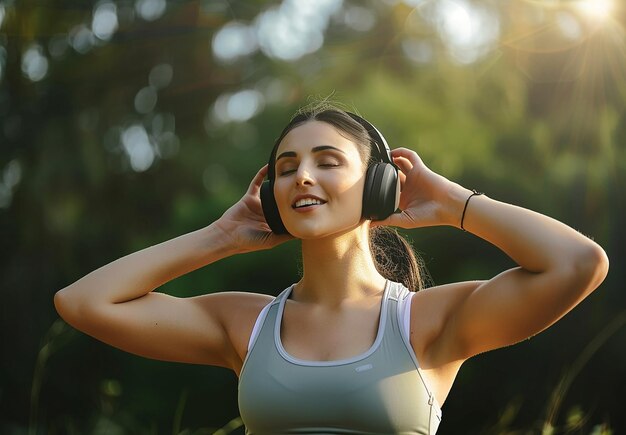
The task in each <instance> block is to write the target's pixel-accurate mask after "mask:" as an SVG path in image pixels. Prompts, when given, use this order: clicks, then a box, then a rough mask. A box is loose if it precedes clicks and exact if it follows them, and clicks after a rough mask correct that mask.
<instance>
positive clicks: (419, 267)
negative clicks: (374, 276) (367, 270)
mask: <svg viewBox="0 0 626 435" xmlns="http://www.w3.org/2000/svg"><path fill="white" fill-rule="evenodd" d="M370 250H371V251H372V257H373V258H374V264H375V265H376V270H378V273H380V274H381V275H382V276H384V277H385V278H387V279H389V280H391V281H395V282H399V283H401V284H403V285H404V286H405V287H406V288H408V289H409V290H410V291H413V292H416V291H419V290H421V289H423V288H424V286H425V282H424V281H425V280H427V279H428V276H427V273H426V269H425V268H424V262H423V261H422V259H421V258H420V257H419V256H417V255H416V254H415V252H414V251H413V247H412V246H411V244H410V243H409V242H408V241H407V240H406V239H405V238H404V237H403V236H402V235H401V234H399V233H398V231H397V230H395V229H393V228H389V227H384V226H380V227H372V228H370ZM423 275H424V276H423Z"/></svg>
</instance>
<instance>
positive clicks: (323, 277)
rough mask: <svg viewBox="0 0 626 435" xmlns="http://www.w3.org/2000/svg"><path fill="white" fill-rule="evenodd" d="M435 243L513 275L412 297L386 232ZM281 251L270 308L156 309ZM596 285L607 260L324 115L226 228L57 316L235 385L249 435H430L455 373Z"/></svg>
mask: <svg viewBox="0 0 626 435" xmlns="http://www.w3.org/2000/svg"><path fill="white" fill-rule="evenodd" d="M266 175H268V178H269V181H266V182H265V184H264V183H263V179H264V178H265V176H266ZM394 211H395V213H394ZM266 217H267V219H266ZM268 222H269V226H268ZM433 225H448V226H453V227H458V228H463V229H464V230H465V231H469V232H471V233H473V234H475V235H476V236H478V237H481V238H483V239H484V240H486V241H488V242H490V243H492V244H494V245H495V246H497V247H498V248H500V249H501V250H502V251H504V252H505V253H506V254H507V255H509V256H510V257H511V258H512V259H513V260H514V261H515V262H516V263H517V264H518V265H519V266H518V267H515V268H513V269H510V270H507V271H504V272H502V273H501V274H499V275H497V276H496V277H493V278H491V279H489V280H485V281H471V282H458V283H453V284H446V285H442V286H437V287H431V288H428V289H423V290H421V287H422V285H421V279H420V277H419V267H418V265H417V263H416V261H415V257H414V256H413V253H412V251H411V249H410V247H409V245H408V244H407V243H406V242H405V241H404V240H403V239H402V238H401V237H400V236H398V235H397V233H395V232H394V231H391V230H388V229H386V228H385V226H396V227H401V228H419V227H425V226H433ZM292 238H297V239H301V243H302V259H303V274H302V278H301V279H300V281H298V282H297V283H295V284H293V285H291V286H289V287H288V288H286V289H285V290H283V291H282V292H281V293H280V294H279V295H278V296H277V297H276V298H274V297H272V296H268V295H263V294H254V293H247V292H218V293H211V294H208V295H202V296H197V297H191V298H176V297H172V296H169V295H167V294H163V293H155V292H153V290H154V289H156V288H157V287H159V286H161V285H162V284H164V283H166V282H168V281H170V280H172V279H174V278H176V277H178V276H180V275H183V274H185V273H188V272H190V271H192V270H195V269H197V268H199V267H202V266H205V265H207V264H210V263H213V262H215V261H218V260H219V259H221V258H224V257H227V256H230V255H235V254H241V253H244V252H251V251H255V250H261V249H269V248H272V247H274V246H276V245H278V244H280V243H283V242H285V241H287V240H289V239H292ZM607 270H608V260H607V257H606V255H605V253H604V251H603V250H602V248H601V247H600V246H598V245H597V244H596V243H594V242H593V241H591V240H590V239H588V238H586V237H584V236H583V235H581V234H579V233H578V232H576V231H575V230H573V229H571V228H570V227H568V226H567V225H565V224H563V223H561V222H558V221H556V220H554V219H551V218H549V217H546V216H543V215H541V214H539V213H535V212H532V211H530V210H526V209H523V208H520V207H516V206H513V205H510V204H505V203H502V202H499V201H496V200H494V199H491V198H489V197H487V196H486V195H483V194H478V192H476V191H470V190H468V189H466V188H464V187H462V186H460V185H458V184H456V183H454V182H452V181H450V180H448V179H446V178H445V177H443V176H441V175H439V174H436V173H434V172H433V171H431V170H430V169H429V168H428V167H426V166H425V165H424V163H423V162H422V161H421V160H420V158H419V156H418V155H417V154H416V153H415V152H413V151H411V150H409V149H406V148H397V149H394V150H393V151H389V149H388V148H387V146H386V143H385V141H384V138H383V137H382V135H380V133H379V132H378V131H377V130H376V129H375V128H374V127H373V126H372V125H371V124H369V123H368V122H367V121H365V120H364V119H362V118H360V117H359V116H357V115H354V114H351V113H348V112H344V111H343V110H340V109H338V108H335V107H332V106H320V107H318V108H314V109H309V110H307V111H304V112H302V113H299V114H298V115H297V116H296V117H295V118H294V119H293V120H292V121H291V122H290V123H289V125H288V126H287V127H286V128H285V129H284V131H283V132H282V134H281V135H280V137H279V139H278V140H277V142H276V144H275V147H274V149H273V151H272V154H271V157H270V163H269V165H266V166H264V167H263V168H261V170H260V171H259V172H258V173H257V174H256V176H255V177H254V179H253V180H252V182H251V184H250V186H249V188H248V191H247V192H246V194H245V195H244V196H243V197H242V198H241V200H240V201H239V202H237V203H236V204H234V205H233V206H232V207H231V208H230V209H228V210H227V211H226V212H225V213H224V214H223V216H222V217H221V218H220V219H218V220H217V221H215V222H213V223H211V224H210V225H208V226H207V227H205V228H202V229H199V230H197V231H194V232H191V233H188V234H185V235H183V236H180V237H177V238H175V239H172V240H169V241H166V242H163V243H161V244H158V245H155V246H152V247H149V248H146V249H144V250H141V251H138V252H135V253H133V254H130V255H128V256H125V257H123V258H120V259H118V260H116V261H114V262H112V263H110V264H108V265H106V266H103V267H101V268H100V269H97V270H96V271H94V272H92V273H90V274H88V275H86V276H85V277H83V278H81V279H80V280H78V281H76V282H75V283H73V284H71V285H69V286H68V287H66V288H64V289H62V290H60V291H59V292H58V293H57V294H56V295H55V300H54V301H55V305H56V308H57V310H58V312H59V314H60V315H61V316H62V317H63V319H65V320H66V321H67V322H68V323H70V324H71V325H73V326H74V327H76V328H77V329H80V330H81V331H84V332H85V333H87V334H89V335H91V336H93V337H95V338H97V339H99V340H101V341H103V342H106V343H108V344H110V345H112V346H115V347H118V348H120V349H123V350H125V351H128V352H132V353H135V354H137V355H142V356H145V357H148V358H155V359H161V360H168V361H179V362H187V363H194V364H209V365H217V366H222V367H227V368H230V369H232V370H233V371H234V372H235V373H236V374H237V376H239V406H240V411H241V416H242V419H243V421H244V423H245V425H246V433H248V434H283V433H285V434H286V433H324V434H329V433H342V434H349V433H350V434H352V433H354V434H356V433H359V434H366V433H372V434H373V433H375V434H383V433H384V434H390V433H406V434H409V433H411V434H434V433H435V432H436V430H437V427H438V425H439V421H440V418H441V410H440V404H443V403H444V401H445V399H446V396H447V395H448V392H449V391H450V388H451V387H452V384H453V382H454V379H455V377H456V375H457V373H458V371H459V368H460V367H461V365H462V364H463V362H464V361H465V360H467V359H468V358H470V357H472V356H474V355H476V354H479V353H481V352H485V351H488V350H491V349H496V348H499V347H502V346H507V345H510V344H513V343H516V342H518V341H520V340H523V339H525V338H527V337H529V336H532V335H534V334H537V333H538V332H540V331H542V330H543V329H545V328H547V327H548V326H550V325H552V324H553V323H554V322H556V321H557V320H558V319H559V318H561V317H562V316H563V315H564V314H566V313H567V312H568V311H570V310H571V309H572V308H573V307H574V306H575V305H576V304H578V303H579V302H580V301H581V300H582V299H584V298H585V297H586V296H587V295H589V293H591V292H592V291H593V290H594V289H595V288H596V287H598V285H599V284H600V283H601V282H602V280H603V279H604V277H605V276H606V273H607ZM417 290H421V291H419V292H417Z"/></svg>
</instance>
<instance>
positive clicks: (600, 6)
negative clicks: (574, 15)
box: [574, 0, 614, 19]
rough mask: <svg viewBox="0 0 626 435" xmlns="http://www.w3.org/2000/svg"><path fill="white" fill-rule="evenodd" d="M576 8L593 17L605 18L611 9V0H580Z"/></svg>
mask: <svg viewBox="0 0 626 435" xmlns="http://www.w3.org/2000/svg"><path fill="white" fill-rule="evenodd" d="M574 6H575V7H576V9H578V10H579V11H580V12H583V13H585V14H587V16H589V17H591V18H594V19H606V18H608V17H609V15H610V14H611V12H612V11H613V6H614V5H613V0H580V1H578V2H576V3H575V4H574Z"/></svg>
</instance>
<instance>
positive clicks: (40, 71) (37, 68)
mask: <svg viewBox="0 0 626 435" xmlns="http://www.w3.org/2000/svg"><path fill="white" fill-rule="evenodd" d="M22 72H23V73H24V75H25V76H26V77H28V79H29V80H31V81H33V82H38V81H40V80H41V79H43V78H44V77H45V76H46V74H47V73H48V58H47V57H46V56H44V54H43V50H42V48H41V46H40V45H38V44H35V45H32V46H31V47H30V48H28V50H26V52H24V55H23V56H22Z"/></svg>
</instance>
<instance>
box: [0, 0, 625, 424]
mask: <svg viewBox="0 0 626 435" xmlns="http://www.w3.org/2000/svg"><path fill="white" fill-rule="evenodd" d="M335 3H336V4H335V6H337V5H339V6H340V7H339V8H338V9H336V10H334V12H333V11H332V10H331V9H328V11H329V12H328V14H327V15H324V13H326V12H324V11H325V10H326V9H325V8H331V6H332V4H333V2H332V1H329V2H321V1H320V2H316V3H315V4H316V6H317V7H316V8H315V10H313V12H309V13H312V14H313V15H309V16H307V17H308V18H307V20H305V21H303V22H299V23H300V24H299V26H300V27H298V28H295V27H294V28H293V29H291V33H290V34H289V35H290V38H291V39H289V40H283V41H282V42H280V44H279V45H278V47H279V48H274V49H270V48H268V47H270V45H271V44H270V43H269V42H268V41H270V42H271V40H272V38H273V37H275V36H276V35H277V34H278V30H276V31H275V33H272V32H270V33H268V34H264V35H262V34H261V33H257V37H258V38H257V39H258V40H257V41H250V40H248V41H247V42H246V43H244V45H245V44H248V45H249V46H250V47H252V49H250V50H248V51H247V52H245V54H240V55H238V56H235V57H233V58H220V57H219V56H218V54H217V52H216V49H215V48H214V46H215V44H217V42H215V41H217V39H216V38H217V35H218V34H219V32H220V31H221V30H223V28H224V26H225V25H227V24H229V23H230V24H233V22H235V24H237V23H238V24H239V25H244V26H245V25H252V24H254V23H256V25H257V27H254V26H252V27H250V28H249V29H257V30H255V31H258V32H260V30H258V29H260V28H261V27H260V26H261V24H260V23H261V22H262V15H263V13H264V12H267V11H268V10H270V9H272V8H277V7H278V6H279V5H280V4H281V2H279V1H260V0H258V1H254V2H252V1H245V2H244V1H239V2H238V1H227V0H211V1H209V0H203V1H198V2H183V1H179V0H169V1H165V0H162V1H161V0H137V1H134V2H133V1H130V0H107V1H98V2H95V1H93V2H70V1H66V0H51V1H47V2H45V3H44V2H35V1H19V2H18V1H13V0H0V229H1V233H2V237H1V238H0V240H1V241H2V244H3V246H4V247H5V250H4V252H5V255H4V256H3V258H2V261H1V263H0V267H1V269H0V288H1V289H2V292H3V293H2V295H3V304H2V306H3V308H2V316H1V317H0V323H1V324H0V327H1V328H0V329H1V330H3V331H7V333H5V334H3V336H2V345H3V349H4V352H3V355H4V357H3V359H2V363H1V370H0V431H1V432H8V433H11V431H13V432H20V433H21V432H24V431H25V430H26V428H29V429H28V430H29V432H30V433H31V434H35V433H70V434H73V433H75V434H78V433H169V432H170V431H171V432H172V433H175V434H185V435H187V434H200V433H220V434H224V433H236V431H237V430H241V427H240V426H241V420H240V419H238V412H237V407H236V405H237V403H236V379H235V378H234V375H233V374H232V373H230V372H226V371H224V370H223V369H221V368H213V367H209V368H206V367H186V366H181V365H176V364H168V363H162V362H155V361H147V360H143V359H141V358H139V357H135V356H130V355H126V354H122V353H120V352H119V351H117V350H114V349H111V348H109V347H107V346H106V345H104V344H102V343H98V342H95V341H94V340H93V339H91V338H90V337H88V336H85V335H82V334H78V333H77V332H76V331H73V330H72V329H71V328H69V327H68V326H67V325H65V324H64V323H63V322H61V321H60V320H58V316H57V314H56V312H55V311H54V307H53V304H52V300H53V295H54V293H55V292H56V291H57V290H59V289H61V288H63V287H64V286H66V285H68V284H70V283H72V282H74V281H76V280H77V279H79V278H80V277H81V276H84V275H85V274H87V273H88V272H90V271H92V270H94V269H96V268H97V267H99V266H101V265H103V264H106V263H107V262H110V261H112V260H114V259H116V258H119V257H121V256H123V255H126V254H128V253H130V252H134V251H136V250H139V249H142V248H145V247H147V246H150V245H154V244H157V243H160V242H162V241H164V240H167V239H170V238H172V237H175V236H177V235H180V234H183V233H186V232H190V231H193V230H196V229H198V228H201V227H203V226H205V225H207V224H209V223H210V222H213V221H214V220H216V219H217V218H219V217H220V216H221V214H222V213H223V212H224V211H225V210H227V209H228V207H230V206H231V205H232V204H233V203H234V202H235V201H237V200H238V199H239V197H241V195H242V194H243V193H244V192H245V190H246V188H247V186H248V184H249V182H250V180H251V178H252V176H253V175H254V174H255V173H256V172H257V170H258V169H259V168H260V167H261V166H262V165H263V164H265V163H266V161H267V158H268V153H269V150H270V149H271V147H272V145H273V142H274V140H275V138H276V137H277V136H278V134H279V132H280V131H281V129H282V127H283V126H284V124H285V123H286V122H287V120H288V119H289V118H290V116H291V115H292V114H293V112H294V111H295V110H296V109H297V108H298V107H299V106H301V105H303V104H304V103H306V99H307V96H310V95H321V96H327V95H330V94H333V95H334V98H336V99H337V100H339V101H341V102H343V103H346V104H348V105H349V106H352V105H353V106H354V108H355V110H357V111H359V112H360V113H361V114H362V115H363V116H365V117H367V118H368V119H370V120H371V121H372V122H373V123H375V124H376V125H377V126H378V127H379V128H380V129H381V130H382V131H383V132H384V134H385V136H386V137H387V139H388V141H389V143H390V145H391V146H392V147H397V146H403V147H408V148H412V149H415V150H416V151H418V153H419V154H420V155H421V157H422V159H423V160H424V161H425V163H426V164H427V165H429V166H430V167H431V168H433V169H434V170H435V171H438V172H440V173H442V174H443V175H445V176H446V177H448V178H450V179H453V180H455V181H457V182H459V183H461V184H463V185H466V186H468V187H471V188H477V189H479V190H481V191H484V192H486V193H487V194H489V195H490V196H492V197H494V198H497V199H500V200H503V201H507V202H512V203H516V204H520V205H522V206H525V207H529V208H532V209H535V210H538V211H540V212H542V213H544V214H547V215H550V216H553V217H555V218H557V219H560V220H562V221H564V222H565V223H567V224H569V225H571V226H572V227H574V228H576V229H578V230H580V231H581V232H583V233H585V234H587V235H589V236H590V237H592V238H594V239H595V240H597V241H598V242H599V243H600V244H601V245H602V246H603V247H605V249H606V250H607V252H608V254H609V258H610V259H611V261H612V263H613V265H618V266H619V264H620V262H622V261H623V258H624V256H625V255H626V252H625V251H624V246H626V231H625V230H624V225H623V216H624V201H625V199H626V198H625V197H624V192H623V186H624V185H626V179H625V175H626V155H625V154H626V149H625V148H626V147H625V146H624V144H625V143H626V110H625V102H626V80H624V78H626V77H625V71H626V61H625V58H624V56H623V53H624V38H623V36H624V23H625V22H626V19H625V17H624V12H625V10H624V8H623V7H622V8H619V7H615V8H614V11H613V12H612V14H611V16H610V18H609V19H606V20H605V21H602V22H598V21H593V19H592V18H591V17H588V16H584V15H581V14H580V13H579V12H577V11H576V10H575V9H574V8H573V6H568V5H566V4H564V3H568V2H561V3H563V4H559V5H555V4H554V2H525V1H517V2H515V1H513V2H495V1H488V0H485V1H474V2H465V1H459V2H439V3H440V4H443V3H450V4H452V3H454V4H457V7H461V6H463V7H469V6H468V5H471V6H472V7H474V8H475V9H467V10H465V12H467V11H470V12H471V13H476V11H479V12H480V11H482V12H480V13H481V14H483V15H480V14H479V15H476V16H474V17H479V18H480V17H482V18H480V19H481V20H487V21H480V22H481V23H483V24H482V25H480V26H478V27H476V28H474V27H471V26H470V27H471V28H474V29H475V34H474V37H476V35H478V36H479V37H485V38H487V37H488V36H489V35H492V37H491V39H484V40H481V41H482V42H480V41H479V42H480V44H478V43H477V42H476V41H478V40H472V39H471V38H469V37H468V36H467V35H468V34H467V33H463V31H464V29H468V28H470V27H467V26H468V25H469V24H468V23H467V22H465V23H464V22H463V21H461V23H460V24H459V23H457V25H456V26H451V25H450V23H452V24H454V21H450V22H449V21H446V20H447V19H449V18H450V17H451V16H452V15H449V16H447V15H445V14H444V15H437V14H442V13H444V12H446V11H445V9H437V2H433V1H423V2H415V1H412V2H411V1H406V2H401V1H397V2H396V1H386V2H377V1H373V0H371V1H367V2H355V1H350V0H345V1H344V2H335ZM544 3H545V4H544ZM548 3H550V4H551V5H548ZM557 3H558V2H557ZM303 5H304V3H303V4H302V5H300V8H296V9H294V10H296V11H300V12H302V13H304V12H306V10H307V8H305V7H304V6H303ZM325 5H326V6H325ZM328 5H330V6H328ZM416 5H417V6H416ZM459 5H460V6H459ZM616 5H617V2H616ZM107 8H108V9H107ZM111 10H114V11H115V12H114V15H115V17H116V18H115V20H116V21H115V23H114V22H113V21H111V20H112V15H111V13H110V12H111ZM275 10H278V9H275ZM442 11H443V12H442ZM472 11H473V12H472ZM485 11H486V12H485ZM452 12H454V11H452ZM452 12H451V11H448V13H452ZM457 12H458V11H457ZM107 14H108V15H107ZM485 14H486V15H485ZM455 16H456V17H457V18H456V19H459V15H455ZM472 16H473V15H471V14H470V15H463V14H461V15H460V19H461V20H462V19H464V18H463V17H465V19H467V17H472ZM446 17H447V18H446ZM489 17H491V18H489ZM493 17H495V18H493ZM477 19H478V18H477ZM494 19H495V21H493V20H494ZM489 20H491V21H489ZM303 23H304V24H303ZM307 23H321V24H320V26H321V27H320V28H318V29H313V30H312V31H311V32H312V33H308V34H304V36H302V35H303V34H301V33H298V32H300V31H302V29H303V28H305V27H306V26H305V24H307ZM114 24H115V25H114ZM470 24H471V23H470ZM307 25H308V24H307ZM107 26H108V27H107ZM275 27H276V26H274V28H275ZM455 29H456V32H457V33H455V32H454V31H455ZM476 29H478V30H476ZM494 31H495V33H494ZM316 32H317V33H316ZM459 32H460V33H459ZM272 35H273V36H272ZM463 35H465V36H463ZM494 35H495V36H494ZM239 36H241V34H239ZM318 36H320V37H323V44H322V45H320V46H319V47H318V48H316V49H309V52H308V53H304V52H302V53H300V55H296V56H295V57H292V58H290V59H286V58H285V56H287V54H286V52H284V51H282V52H281V51H280V47H282V49H283V50H284V49H285V47H289V46H290V45H289V43H290V42H293V40H296V41H297V40H298V38H300V39H302V41H304V42H307V41H309V39H311V40H314V39H315V38H317V37H318ZM463 37H465V39H463ZM263 38H265V39H263ZM307 38H308V39H307ZM459 38H461V39H459ZM468 38H469V39H468ZM263 41H265V42H263ZM302 41H301V42H302ZM472 41H473V42H472ZM309 42H310V41H309ZM230 43H231V44H235V46H236V43H235V42H233V40H231V42H230ZM257 43H258V44H259V45H258V46H257V48H256V49H254V47H255V44H257ZM224 44H226V43H224ZM268 44H270V45H268ZM455 44H456V45H455ZM224 47H228V44H226V45H224V46H222V48H224ZM250 47H248V48H250ZM259 47H260V49H259ZM296 48H297V47H296ZM231 50H233V49H232V47H231ZM272 50H273V51H272ZM244 51H245V50H244ZM281 56H283V57H281ZM242 90H247V91H252V93H249V94H238V93H239V92H240V91H242ZM235 95H236V96H238V98H239V103H237V101H238V100H237V98H234V96H235ZM233 98H234V99H233ZM229 105H230V106H229ZM229 107H230V108H229ZM408 233H409V235H410V238H411V239H412V240H413V241H414V245H415V247H416V249H417V250H418V251H419V252H421V253H422V256H423V257H424V260H425V263H426V265H427V267H428V268H429V270H430V274H431V275H432V277H433V280H434V281H435V283H444V282H450V281H455V280H463V279H483V278H489V277H491V276H493V275H495V274H497V273H499V272H500V271H501V270H502V269H503V268H505V267H509V266H510V264H509V263H510V262H509V259H507V258H503V255H502V253H501V252H499V251H497V250H496V249H494V248H492V247H490V246H485V244H484V243H483V242H481V241H479V240H474V239H473V238H471V237H469V236H467V235H465V234H460V233H459V232H454V231H452V230H447V229H440V228H433V229H424V230H420V231H410V232H408ZM298 255H299V254H298V243H297V242H290V243H287V244H285V245H282V246H280V247H278V248H276V249H274V250H272V251H271V252H262V253H253V254H246V255H241V256H236V257H231V258H228V259H225V260H222V261H221V262H220V264H219V265H211V266H209V267H206V268H204V269H203V270H198V271H195V272H193V273H190V274H188V275H185V276H183V277H180V278H178V279H176V280H174V281H172V282H170V283H167V284H166V285H164V286H163V287H162V288H159V289H158V291H164V292H167V293H169V294H174V295H178V296H193V295H197V294H202V293H207V292H214V291H223V290H238V291H256V292H263V293H268V294H277V292H278V291H279V290H280V289H282V288H284V287H286V286H287V285H288V284H290V283H291V282H293V281H294V280H296V279H297V277H298V273H299V271H298V267H299V265H298V261H297V260H296V261H293V260H294V258H296V259H297V258H298ZM276 264H281V265H290V266H288V267H281V268H277V267H275V265H276ZM241 271H245V273H242V272H241ZM625 273H626V272H625V270H624V269H623V268H620V267H615V266H614V267H613V268H612V271H611V275H610V276H609V278H608V280H607V281H606V282H605V284H603V286H602V287H601V289H600V290H599V291H598V292H597V293H596V294H594V295H593V296H591V297H590V298H589V299H588V300H587V301H585V302H584V303H583V304H582V305H581V306H580V307H578V308H577V309H576V310H574V312H572V313H571V314H570V315H568V316H566V318H565V319H563V320H562V321H560V322H559V323H558V324H557V325H555V326H554V327H552V328H551V329H550V330H549V331H546V332H545V333H543V334H541V335H540V336H538V337H536V338H534V339H533V340H531V341H529V342H528V343H524V344H520V345H518V346H515V347H514V348H513V349H502V350H499V351H496V352H493V353H491V354H490V355H488V356H487V355H486V356H481V357H480V358H479V359H480V361H478V362H476V364H480V369H477V368H476V367H477V366H473V364H474V362H469V363H468V364H467V366H466V367H465V368H464V370H462V371H461V374H460V376H459V379H458V381H457V384H456V385H455V387H454V389H453V390H452V392H451V394H450V397H449V398H448V400H447V402H446V406H445V408H444V415H445V416H446V418H444V420H443V423H442V427H441V430H440V433H500V434H504V433H510V434H513V433H516V434H521V433H540V432H541V433H544V434H556V433H588V434H610V433H619V429H621V428H624V427H626V420H624V416H623V413H621V412H620V411H622V409H621V408H620V405H619V404H620V403H623V394H624V393H625V392H624V391H623V388H622V389H621V390H620V388H621V387H620V385H622V384H623V379H625V377H626V373H625V372H624V367H626V355H625V354H624V352H623V348H624V334H623V332H624V328H623V326H621V324H620V326H619V328H617V329H616V330H614V331H613V332H612V333H611V336H610V340H609V339H608V337H605V338H606V342H604V341H602V344H603V346H602V347H601V348H600V347H599V346H598V347H597V348H594V351H593V352H591V354H593V356H594V357H593V358H590V356H591V354H589V353H588V352H587V351H583V352H582V353H581V354H580V356H581V357H582V356H584V358H583V360H584V362H583V363H580V361H583V360H581V359H579V360H577V361H578V362H579V364H578V365H577V363H576V362H575V363H574V364H570V362H571V361H572V360H574V359H576V358H577V356H576V354H577V351H576V350H577V349H581V348H583V347H584V346H585V344H586V343H590V344H589V346H593V345H594V343H596V344H597V341H594V337H596V336H598V331H601V330H603V325H606V324H611V325H614V324H615V323H614V322H618V321H619V319H621V317H619V315H620V314H619V313H620V312H621V310H622V308H621V307H623V306H624V303H625V302H626V300H625V298H626V296H624V292H622V291H620V290H621V288H622V287H623V285H622V283H623V282H625V280H626V276H624V274H625ZM615 319H617V320H615ZM612 322H613V323H612ZM50 325H52V327H50ZM42 337H43V339H42ZM517 349H520V350H519V352H522V354H520V355H521V356H518V354H517V353H516V352H518V350H517ZM588 349H589V348H588ZM583 366H584V370H583ZM503 367H504V368H503ZM563 367H574V368H576V367H577V369H576V370H575V371H574V372H575V375H576V382H573V377H571V373H572V372H569V373H570V377H569V378H567V379H568V381H567V382H568V383H567V386H568V388H566V390H567V391H565V390H559V392H558V394H557V393H555V394H556V395H552V396H551V394H552V392H551V386H553V385H560V386H561V387H562V386H563V384H562V383H559V382H558V379H559V377H560V376H561V373H562V371H563ZM597 373H600V374H602V376H598V375H597ZM570 387H571V388H570ZM622 387H623V385H622ZM555 391H556V390H555ZM507 395H508V397H509V399H504V397H507ZM494 396H495V397H497V398H498V399H497V400H494V399H493V397H494ZM557 399H558V400H557ZM550 401H552V402H550ZM556 401H558V406H557V405H555V403H556ZM548 403H552V405H547V404H548ZM487 405H488V406H487ZM549 406H552V408H550V409H554V406H556V408H557V409H560V410H561V412H559V413H554V415H553V417H550V418H548V417H546V418H544V417H543V416H544V414H545V413H546V409H547V408H546V407H549ZM483 407H485V408H487V407H489V412H488V413H485V412H482V409H481V408H483ZM514 428H521V429H514Z"/></svg>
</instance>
